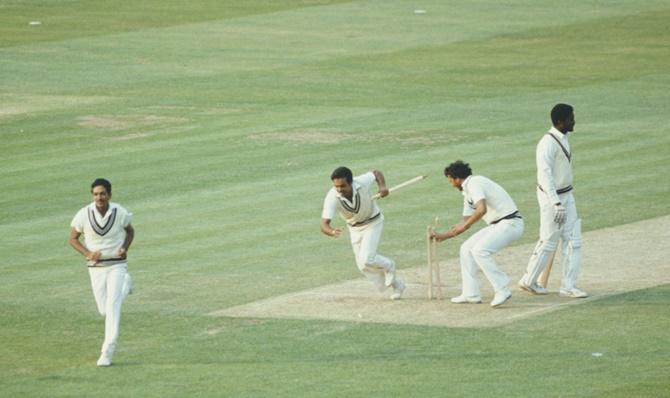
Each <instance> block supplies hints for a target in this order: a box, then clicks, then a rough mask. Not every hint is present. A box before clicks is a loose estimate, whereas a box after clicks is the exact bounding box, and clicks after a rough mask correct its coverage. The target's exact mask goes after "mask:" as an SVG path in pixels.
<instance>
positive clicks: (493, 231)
mask: <svg viewBox="0 0 670 398" xmlns="http://www.w3.org/2000/svg"><path fill="white" fill-rule="evenodd" d="M522 234H523V220H521V219H512V220H503V221H500V222H499V223H497V224H495V225H489V226H488V227H486V228H484V229H482V230H481V231H480V234H479V237H478V239H477V241H476V242H475V243H474V244H473V245H472V246H471V248H470V254H471V257H472V259H473V260H474V261H475V263H476V264H477V266H478V267H479V268H480V269H481V270H482V272H483V273H484V276H486V279H488V281H489V282H490V283H491V286H493V290H494V291H495V292H499V291H502V290H505V289H507V284H508V283H509V278H508V277H507V274H505V273H504V272H503V271H501V270H500V269H498V265H497V264H496V261H495V258H494V255H495V254H496V253H497V252H498V251H500V250H501V249H503V248H504V247H506V246H507V245H509V244H510V243H511V242H512V241H514V240H517V239H519V237H521V235H522Z"/></svg>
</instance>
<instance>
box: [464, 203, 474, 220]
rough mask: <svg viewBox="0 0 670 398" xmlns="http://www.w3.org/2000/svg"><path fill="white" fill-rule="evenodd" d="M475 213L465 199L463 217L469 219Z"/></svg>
mask: <svg viewBox="0 0 670 398" xmlns="http://www.w3.org/2000/svg"><path fill="white" fill-rule="evenodd" d="M474 212H475V209H473V208H472V206H470V204H469V203H468V201H467V199H466V200H463V217H470V216H471V215H473V214H474Z"/></svg>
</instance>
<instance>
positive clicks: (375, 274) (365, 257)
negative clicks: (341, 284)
mask: <svg viewBox="0 0 670 398" xmlns="http://www.w3.org/2000/svg"><path fill="white" fill-rule="evenodd" d="M383 229H384V222H383V220H380V221H377V222H375V223H373V224H370V225H367V226H365V228H362V229H356V228H351V229H350V231H349V232H350V234H351V245H352V247H353V249H354V255H355V258H356V266H357V267H358V269H359V270H360V271H361V273H363V275H365V277H366V278H368V279H369V280H370V281H371V282H372V283H373V284H374V285H375V286H376V287H377V289H378V290H379V291H380V292H382V291H384V290H385V289H386V288H387V287H388V286H390V285H395V282H396V276H395V272H396V271H395V262H394V261H393V260H391V259H390V258H387V257H385V256H382V255H380V254H378V253H377V248H378V247H379V242H380V240H381V236H382V231H383Z"/></svg>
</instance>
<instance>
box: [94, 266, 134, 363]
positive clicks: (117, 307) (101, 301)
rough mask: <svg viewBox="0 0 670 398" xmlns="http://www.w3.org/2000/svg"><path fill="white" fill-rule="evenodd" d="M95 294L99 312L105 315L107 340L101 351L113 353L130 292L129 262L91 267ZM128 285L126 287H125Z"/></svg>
mask: <svg viewBox="0 0 670 398" xmlns="http://www.w3.org/2000/svg"><path fill="white" fill-rule="evenodd" d="M88 274H89V275H90V277H91V287H92V288H93V296H94V297H95V303H96V304H97V306H98V312H99V313H100V315H102V316H104V317H105V340H104V342H103V344H102V349H101V351H102V352H104V353H108V354H110V355H111V354H113V353H114V350H115V349H116V340H117V339H118V337H119V325H120V323H121V304H122V303H123V299H124V298H125V297H126V295H127V294H128V291H127V286H128V283H129V281H126V279H128V278H130V275H129V274H128V264H127V263H122V264H114V265H110V266H108V267H89V269H88ZM124 285H126V289H124Z"/></svg>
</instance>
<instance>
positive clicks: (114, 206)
mask: <svg viewBox="0 0 670 398" xmlns="http://www.w3.org/2000/svg"><path fill="white" fill-rule="evenodd" d="M132 217H133V214H132V213H131V212H129V211H128V210H126V209H125V208H124V207H122V206H121V205H119V204H118V203H113V202H110V203H109V209H108V210H107V212H106V213H105V216H104V217H103V216H102V215H101V214H100V212H99V211H98V209H97V208H96V207H95V202H93V203H91V204H89V205H88V206H86V207H83V208H82V209H81V210H79V211H78V212H77V214H76V215H75V216H74V218H73V219H72V222H71V223H70V226H71V227H72V228H74V229H75V230H76V231H77V232H79V233H82V234H83V235H84V244H85V245H86V248H87V249H88V250H90V251H98V250H99V251H100V252H101V253H102V256H101V259H107V258H116V257H118V254H117V252H118V250H119V249H120V248H121V246H122V245H123V242H124V241H125V239H126V230H125V228H126V227H127V226H128V224H130V222H131V220H132Z"/></svg>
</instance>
